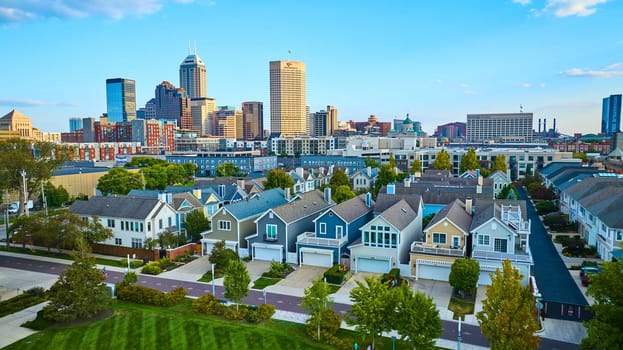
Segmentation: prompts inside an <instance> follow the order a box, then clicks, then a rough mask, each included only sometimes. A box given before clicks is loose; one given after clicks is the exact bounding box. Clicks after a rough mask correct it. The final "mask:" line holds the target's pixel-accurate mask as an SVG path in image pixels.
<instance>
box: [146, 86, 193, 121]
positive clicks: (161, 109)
mask: <svg viewBox="0 0 623 350" xmlns="http://www.w3.org/2000/svg"><path fill="white" fill-rule="evenodd" d="M155 102H156V118H157V119H172V120H176V121H177V126H178V127H180V128H182V129H185V130H191V129H192V127H193V117H192V114H191V109H190V98H188V96H186V92H185V90H184V89H182V88H175V86H174V85H173V84H171V83H169V82H168V81H163V82H162V83H161V84H160V85H158V86H156V101H155Z"/></svg>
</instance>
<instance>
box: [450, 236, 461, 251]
mask: <svg viewBox="0 0 623 350" xmlns="http://www.w3.org/2000/svg"><path fill="white" fill-rule="evenodd" d="M454 240H457V244H456V245H455V244H454ZM460 246H461V236H457V235H452V247H456V248H458V247H460Z"/></svg>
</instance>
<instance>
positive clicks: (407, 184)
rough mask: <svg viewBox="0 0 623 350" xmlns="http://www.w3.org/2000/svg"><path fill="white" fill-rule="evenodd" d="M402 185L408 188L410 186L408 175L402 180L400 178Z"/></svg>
mask: <svg viewBox="0 0 623 350" xmlns="http://www.w3.org/2000/svg"><path fill="white" fill-rule="evenodd" d="M402 182H403V185H404V187H405V188H409V187H411V178H410V177H408V176H407V177H405V178H404V180H402Z"/></svg>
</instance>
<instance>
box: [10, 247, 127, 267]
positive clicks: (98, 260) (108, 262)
mask: <svg viewBox="0 0 623 350" xmlns="http://www.w3.org/2000/svg"><path fill="white" fill-rule="evenodd" d="M0 250H5V251H8V252H12V253H20V254H28V255H36V256H45V257H47V258H56V259H64V260H74V258H73V257H72V256H71V255H70V254H65V253H59V252H58V251H57V250H56V249H52V250H51V251H47V250H37V249H29V248H21V247H8V248H7V247H6V246H4V245H2V246H0ZM121 259H122V258H119V260H114V259H104V258H95V263H96V264H99V265H106V266H116V267H125V266H123V265H121Z"/></svg>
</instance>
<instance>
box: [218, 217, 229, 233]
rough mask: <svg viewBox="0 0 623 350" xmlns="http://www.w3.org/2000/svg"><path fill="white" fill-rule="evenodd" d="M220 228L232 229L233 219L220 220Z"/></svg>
mask: <svg viewBox="0 0 623 350" xmlns="http://www.w3.org/2000/svg"><path fill="white" fill-rule="evenodd" d="M218 229H219V230H223V231H231V221H229V220H219V221H218Z"/></svg>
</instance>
